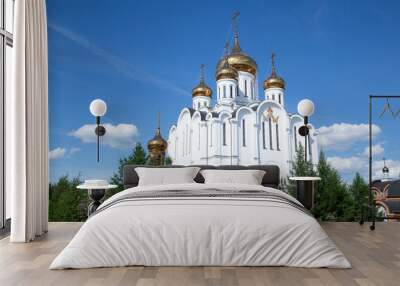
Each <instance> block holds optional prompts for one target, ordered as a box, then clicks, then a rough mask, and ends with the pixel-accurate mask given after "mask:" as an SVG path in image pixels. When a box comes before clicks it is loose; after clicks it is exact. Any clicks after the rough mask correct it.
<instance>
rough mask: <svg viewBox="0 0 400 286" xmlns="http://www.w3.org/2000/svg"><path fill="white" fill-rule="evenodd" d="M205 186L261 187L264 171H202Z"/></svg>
mask: <svg viewBox="0 0 400 286" xmlns="http://www.w3.org/2000/svg"><path fill="white" fill-rule="evenodd" d="M200 173H201V174H202V175H203V177H204V183H205V184H213V183H224V184H247V185H261V182H262V179H263V177H264V175H265V171H262V170H202V171H201V172H200Z"/></svg>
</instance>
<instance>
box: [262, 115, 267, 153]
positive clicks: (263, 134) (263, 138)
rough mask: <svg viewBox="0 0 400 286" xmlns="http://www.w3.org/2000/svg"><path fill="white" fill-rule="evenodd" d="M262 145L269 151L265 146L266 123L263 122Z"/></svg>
mask: <svg viewBox="0 0 400 286" xmlns="http://www.w3.org/2000/svg"><path fill="white" fill-rule="evenodd" d="M262 144H263V149H267V146H266V145H265V121H263V122H262Z"/></svg>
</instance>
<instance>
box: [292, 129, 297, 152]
mask: <svg viewBox="0 0 400 286" xmlns="http://www.w3.org/2000/svg"><path fill="white" fill-rule="evenodd" d="M293 129H294V130H293V132H294V149H295V150H296V152H297V128H296V126H294V127H293Z"/></svg>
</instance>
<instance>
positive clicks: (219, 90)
mask: <svg viewBox="0 0 400 286" xmlns="http://www.w3.org/2000/svg"><path fill="white" fill-rule="evenodd" d="M217 97H218V99H220V98H221V87H218V95H217Z"/></svg>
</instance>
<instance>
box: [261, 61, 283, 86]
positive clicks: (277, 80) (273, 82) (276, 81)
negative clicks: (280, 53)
mask: <svg viewBox="0 0 400 286" xmlns="http://www.w3.org/2000/svg"><path fill="white" fill-rule="evenodd" d="M271 59H272V72H271V75H270V76H269V77H268V78H267V79H266V80H264V89H268V88H274V87H276V88H283V89H285V81H284V80H283V78H281V77H279V76H278V75H277V74H276V70H275V54H272V56H271Z"/></svg>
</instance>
